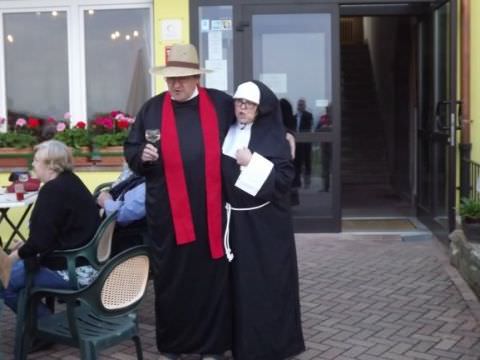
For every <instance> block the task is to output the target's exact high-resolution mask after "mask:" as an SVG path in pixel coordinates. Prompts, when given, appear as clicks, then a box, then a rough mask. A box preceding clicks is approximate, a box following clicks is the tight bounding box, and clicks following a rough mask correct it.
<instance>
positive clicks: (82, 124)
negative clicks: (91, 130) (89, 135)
mask: <svg viewBox="0 0 480 360" xmlns="http://www.w3.org/2000/svg"><path fill="white" fill-rule="evenodd" d="M86 126H87V124H86V123H85V122H83V121H79V122H77V123H76V124H75V127H76V128H78V129H85V127H86Z"/></svg>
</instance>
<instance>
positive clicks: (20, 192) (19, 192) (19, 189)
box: [14, 183, 25, 201]
mask: <svg viewBox="0 0 480 360" xmlns="http://www.w3.org/2000/svg"><path fill="white" fill-rule="evenodd" d="M14 188H15V195H16V196H17V200H18V201H22V200H23V199H25V196H24V195H25V187H24V186H23V184H22V183H17V184H15V186H14Z"/></svg>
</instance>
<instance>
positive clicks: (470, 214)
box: [460, 198, 480, 220]
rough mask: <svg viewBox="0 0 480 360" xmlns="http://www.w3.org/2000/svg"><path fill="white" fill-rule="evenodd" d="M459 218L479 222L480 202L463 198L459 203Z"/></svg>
mask: <svg viewBox="0 0 480 360" xmlns="http://www.w3.org/2000/svg"><path fill="white" fill-rule="evenodd" d="M460 216H462V217H464V218H469V219H478V220H480V200H475V199H467V198H463V199H462V201H461V203H460Z"/></svg>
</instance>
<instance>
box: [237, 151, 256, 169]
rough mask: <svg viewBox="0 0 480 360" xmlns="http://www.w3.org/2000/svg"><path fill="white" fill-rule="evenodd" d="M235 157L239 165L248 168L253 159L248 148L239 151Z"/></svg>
mask: <svg viewBox="0 0 480 360" xmlns="http://www.w3.org/2000/svg"><path fill="white" fill-rule="evenodd" d="M235 156H236V158H237V164H238V165H240V166H247V165H248V163H249V162H250V160H251V159H252V152H251V151H250V150H249V149H248V148H243V149H238V150H237V152H236V153H235Z"/></svg>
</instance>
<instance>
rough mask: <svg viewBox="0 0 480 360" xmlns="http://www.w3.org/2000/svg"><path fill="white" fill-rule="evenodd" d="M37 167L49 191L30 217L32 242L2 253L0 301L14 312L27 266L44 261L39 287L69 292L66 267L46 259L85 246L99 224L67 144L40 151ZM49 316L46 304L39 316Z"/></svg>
mask: <svg viewBox="0 0 480 360" xmlns="http://www.w3.org/2000/svg"><path fill="white" fill-rule="evenodd" d="M32 165H33V170H34V171H35V173H36V174H37V177H38V178H39V179H40V181H41V182H42V183H43V184H44V185H43V186H42V187H41V188H40V191H39V193H38V198H37V201H36V203H35V206H34V208H33V211H32V214H31V217H30V234H29V237H28V239H27V241H26V242H25V244H24V245H23V246H21V247H20V248H19V249H18V250H15V251H13V252H12V253H11V254H10V255H7V254H5V252H4V251H3V250H1V248H0V268H1V270H2V274H1V275H2V282H3V286H4V288H3V287H1V286H0V298H3V299H4V301H5V304H6V305H7V306H8V307H10V308H11V309H12V310H13V311H15V312H16V310H17V301H18V293H19V291H20V290H22V289H23V288H24V287H25V268H24V260H26V259H28V258H32V257H37V258H39V261H40V265H41V266H40V269H39V270H38V271H37V272H36V274H35V277H34V280H33V281H34V285H35V286H42V287H49V288H58V289H65V288H69V284H68V276H67V275H66V272H65V271H59V270H61V269H62V267H63V266H64V264H58V263H53V262H51V261H50V262H49V261H47V259H46V258H45V257H46V255H48V254H49V253H51V252H52V251H54V250H66V249H74V248H77V247H80V246H82V245H85V244H86V243H88V241H89V240H90V239H91V238H92V237H93V235H94V233H95V231H96V229H97V227H98V225H99V223H100V218H99V214H98V209H97V206H96V204H95V200H94V199H93V197H92V195H91V194H90V191H89V190H88V189H87V188H86V186H85V185H84V184H83V183H82V181H81V180H80V179H79V178H78V176H77V175H75V174H74V173H73V171H72V168H73V165H72V154H71V151H70V149H69V148H68V147H67V146H66V145H65V144H64V143H62V142H60V141H56V140H49V141H46V142H43V143H41V144H39V145H37V146H36V147H35V156H34V158H33V164H32ZM82 268H83V269H82V270H87V271H83V272H82V273H83V274H84V275H85V276H86V277H88V276H89V274H90V275H92V274H94V273H93V268H90V267H89V266H82ZM88 268H90V269H88ZM10 270H11V271H10ZM78 270H79V268H77V272H79V271H78ZM88 270H92V271H88ZM79 280H80V279H79ZM83 280H85V282H88V279H83ZM92 280H93V279H92ZM48 313H49V310H48V308H47V307H46V306H45V305H43V304H41V305H40V307H39V309H38V316H43V315H46V314H48Z"/></svg>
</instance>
